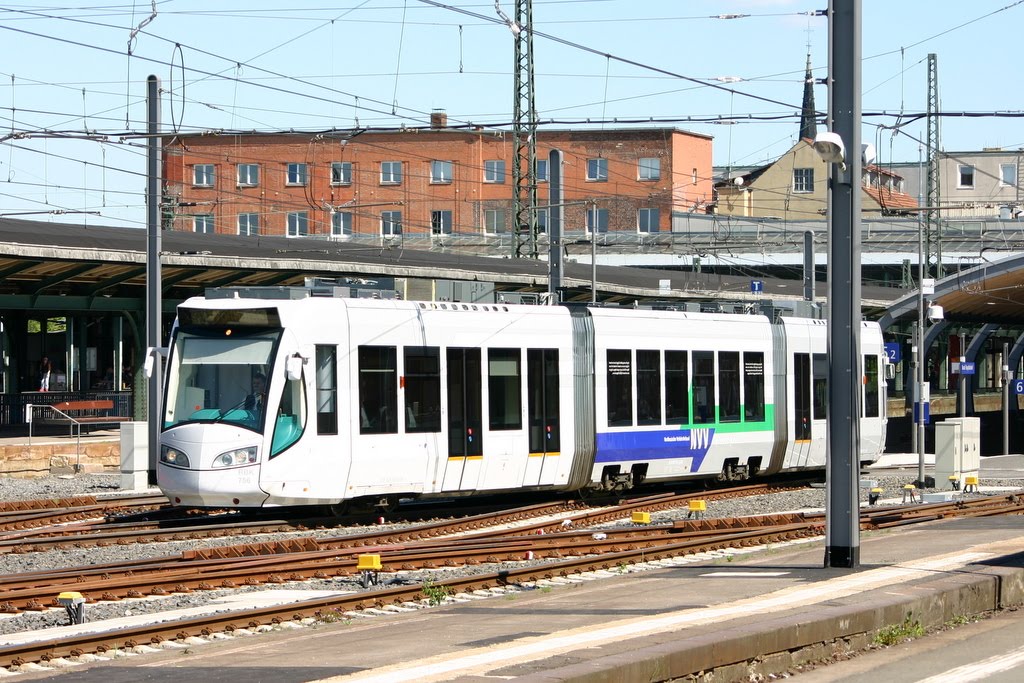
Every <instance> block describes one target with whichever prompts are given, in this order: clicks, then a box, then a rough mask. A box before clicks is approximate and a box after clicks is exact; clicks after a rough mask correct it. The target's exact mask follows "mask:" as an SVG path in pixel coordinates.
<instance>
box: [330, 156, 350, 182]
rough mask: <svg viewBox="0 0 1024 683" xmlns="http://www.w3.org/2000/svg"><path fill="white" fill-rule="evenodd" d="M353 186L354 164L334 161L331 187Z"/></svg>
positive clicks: (332, 163)
mask: <svg viewBox="0 0 1024 683" xmlns="http://www.w3.org/2000/svg"><path fill="white" fill-rule="evenodd" d="M351 184H352V162H351V161H333V162H331V185H351Z"/></svg>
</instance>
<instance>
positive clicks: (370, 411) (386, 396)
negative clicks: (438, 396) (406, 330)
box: [359, 346, 398, 434]
mask: <svg viewBox="0 0 1024 683" xmlns="http://www.w3.org/2000/svg"><path fill="white" fill-rule="evenodd" d="M396 356H397V354H396V352H395V347H394V346H360V347H359V433H360V434H396V433H398V412H397V407H398V381H397V379H398V370H397V368H396V366H395V360H396Z"/></svg>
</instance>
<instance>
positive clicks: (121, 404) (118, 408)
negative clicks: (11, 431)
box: [0, 391, 133, 427]
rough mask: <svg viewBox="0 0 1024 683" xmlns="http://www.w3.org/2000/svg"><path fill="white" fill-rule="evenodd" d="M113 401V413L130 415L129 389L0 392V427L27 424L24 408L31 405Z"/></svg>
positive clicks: (130, 399) (130, 396) (130, 400)
mask: <svg viewBox="0 0 1024 683" xmlns="http://www.w3.org/2000/svg"><path fill="white" fill-rule="evenodd" d="M95 400H106V401H113V402H114V409H113V414H114V415H132V405H133V402H132V392H130V391H25V392H22V393H20V394H0V427H6V426H17V425H25V424H28V422H27V420H26V419H25V409H26V406H28V405H29V404H32V405H52V404H54V403H64V402H65V401H95Z"/></svg>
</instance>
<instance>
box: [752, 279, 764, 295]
mask: <svg viewBox="0 0 1024 683" xmlns="http://www.w3.org/2000/svg"><path fill="white" fill-rule="evenodd" d="M763 291H764V280H751V281H750V293H751V294H760V293H761V292H763Z"/></svg>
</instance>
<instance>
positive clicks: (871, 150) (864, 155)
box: [860, 142, 878, 166]
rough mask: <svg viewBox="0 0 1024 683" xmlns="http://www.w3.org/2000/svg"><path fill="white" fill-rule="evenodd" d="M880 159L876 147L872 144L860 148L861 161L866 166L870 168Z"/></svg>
mask: <svg viewBox="0 0 1024 683" xmlns="http://www.w3.org/2000/svg"><path fill="white" fill-rule="evenodd" d="M877 158H878V153H877V152H876V151H875V146H874V145H872V144H871V143H870V142H868V143H865V144H863V145H861V146H860V161H861V163H862V164H864V165H865V166H870V165H871V164H873V163H875V159H877Z"/></svg>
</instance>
